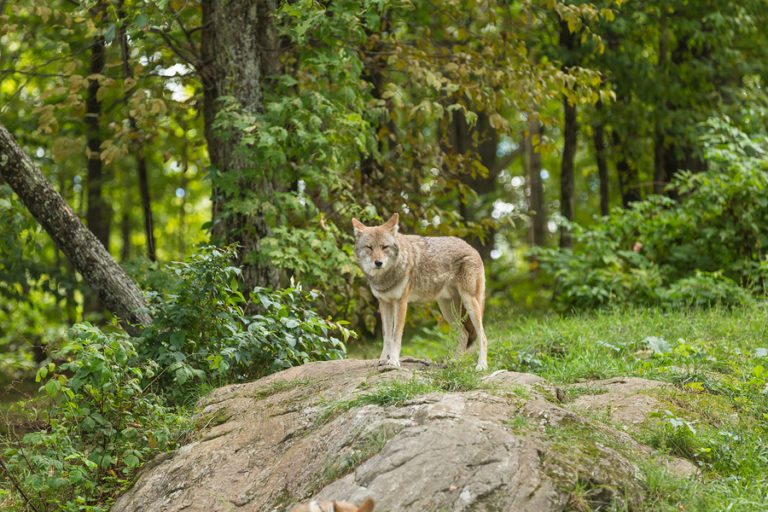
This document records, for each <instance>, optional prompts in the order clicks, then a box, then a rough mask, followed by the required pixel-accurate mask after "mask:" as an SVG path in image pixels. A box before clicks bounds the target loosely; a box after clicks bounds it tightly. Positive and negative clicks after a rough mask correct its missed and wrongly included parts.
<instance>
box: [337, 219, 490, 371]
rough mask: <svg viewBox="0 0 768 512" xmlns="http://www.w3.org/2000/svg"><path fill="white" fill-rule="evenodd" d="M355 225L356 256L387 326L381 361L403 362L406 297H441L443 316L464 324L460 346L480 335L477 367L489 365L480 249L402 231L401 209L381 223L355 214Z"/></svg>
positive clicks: (414, 299) (463, 347)
mask: <svg viewBox="0 0 768 512" xmlns="http://www.w3.org/2000/svg"><path fill="white" fill-rule="evenodd" d="M352 226H353V227H354V230H355V238H356V241H355V256H356V257H357V262H358V264H359V265H360V268H362V270H363V273H364V274H365V277H366V279H367V280H368V284H369V285H370V286H371V291H372V292H373V295H374V296H375V297H376V298H377V299H379V310H380V311H381V319H382V324H383V331H384V349H383V350H382V352H381V357H380V360H379V361H380V363H381V364H388V365H392V366H400V347H401V344H402V339H403V327H404V326H405V314H406V310H407V308H408V303H409V302H428V301H437V303H438V305H439V306H440V311H441V312H442V314H443V316H444V317H445V319H446V320H447V321H448V322H449V323H450V324H452V325H458V326H459V327H460V331H461V336H460V340H459V349H460V351H462V352H463V351H465V350H466V349H467V347H468V345H469V344H470V343H471V342H472V341H473V340H474V339H475V338H477V340H478V342H479V345H480V346H479V354H478V361H477V369H478V370H485V369H487V368H488V339H487V338H486V337H485V331H484V330H483V308H484V307H485V270H484V267H483V260H482V258H481V257H480V254H479V253H478V252H477V251H476V250H475V249H474V248H473V247H472V246H471V245H469V244H468V243H466V242H465V241H463V240H461V239H459V238H455V237H445V236H435V237H425V236H414V235H401V234H400V233H398V215H397V213H395V214H394V215H392V217H391V218H390V219H389V220H388V221H387V222H386V223H384V224H382V225H381V226H373V227H369V226H365V225H364V224H363V223H361V222H360V221H359V220H357V219H352ZM376 262H378V263H379V266H377V264H376ZM465 314H466V315H467V318H466V319H465V318H464V315H465Z"/></svg>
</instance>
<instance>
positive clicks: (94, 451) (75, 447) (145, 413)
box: [3, 324, 183, 512]
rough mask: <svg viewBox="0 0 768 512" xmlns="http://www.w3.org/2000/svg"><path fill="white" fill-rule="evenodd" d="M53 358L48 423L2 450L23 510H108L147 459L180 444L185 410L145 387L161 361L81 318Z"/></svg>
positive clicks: (42, 376) (45, 378) (46, 385)
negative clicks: (144, 357) (175, 409)
mask: <svg viewBox="0 0 768 512" xmlns="http://www.w3.org/2000/svg"><path fill="white" fill-rule="evenodd" d="M55 359H56V360H57V361H63V362H61V363H59V364H58V365H57V364H56V363H48V364H47V365H46V366H43V367H41V368H40V369H39V370H38V373H37V380H38V381H39V382H42V383H43V385H42V387H41V388H40V394H41V395H45V396H47V397H48V398H49V400H50V403H51V405H50V407H49V409H48V413H47V418H46V420H47V423H48V428H47V429H46V430H41V431H37V432H31V433H28V434H26V435H24V437H23V438H22V439H20V440H18V441H16V442H11V443H10V444H7V445H6V447H5V449H4V453H3V458H4V460H5V461H6V466H7V470H8V471H9V473H10V475H9V476H12V477H13V481H15V482H16V483H17V484H18V485H19V486H20V487H21V489H23V491H24V495H25V496H27V497H28V498H29V500H30V501H29V502H26V503H24V504H23V505H20V507H19V510H32V509H33V507H34V509H35V510H38V511H51V512H53V511H55V510H56V511H57V510H66V511H73V512H74V511H79V510H93V511H98V510H107V508H106V507H105V506H103V505H102V504H103V503H104V502H105V501H106V500H109V499H110V498H111V497H112V496H113V495H114V493H115V492H116V491H118V490H119V489H121V488H123V487H125V486H126V485H128V484H129V483H130V482H131V476H132V475H133V474H134V473H135V471H136V469H137V468H138V467H139V466H140V465H141V464H142V462H144V461H146V460H147V458H148V457H149V456H151V455H152V454H154V453H156V452H157V451H159V450H166V449H168V448H171V447H173V446H174V445H175V443H176V438H175V437H174V433H176V432H178V430H179V429H180V428H182V426H183V416H179V415H177V414H176V413H175V412H173V411H172V410H171V409H168V408H167V407H166V406H165V405H164V404H163V401H162V399H161V398H160V397H158V396H156V395H154V394H152V393H147V392H146V390H145V389H144V387H145V386H146V384H147V382H149V381H151V379H152V378H154V376H155V375H156V370H157V365H156V364H155V363H154V362H152V361H144V362H141V360H140V358H139V357H138V354H137V352H136V348H135V346H134V344H133V341H132V340H131V339H130V338H128V337H127V336H126V335H125V334H121V333H105V332H102V331H101V330H99V329H98V328H96V327H93V326H91V325H89V324H79V325H77V326H75V327H74V328H73V329H72V333H71V339H70V340H69V341H67V342H66V343H65V344H64V345H63V346H62V348H61V349H60V351H59V352H57V353H56V355H55ZM6 490H14V491H15V490H17V489H8V488H6Z"/></svg>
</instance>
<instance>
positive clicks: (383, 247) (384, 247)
mask: <svg viewBox="0 0 768 512" xmlns="http://www.w3.org/2000/svg"><path fill="white" fill-rule="evenodd" d="M381 248H382V249H384V250H385V251H386V250H387V249H389V246H388V245H382V246H381Z"/></svg>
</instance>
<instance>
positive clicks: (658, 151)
mask: <svg viewBox="0 0 768 512" xmlns="http://www.w3.org/2000/svg"><path fill="white" fill-rule="evenodd" d="M660 32H661V35H660V36H659V55H658V64H657V65H656V74H657V75H659V76H660V77H662V79H664V78H665V77H666V67H667V61H668V60H669V59H668V51H667V30H666V21H665V20H664V19H662V20H661V27H660ZM659 91H660V97H659V98H658V99H657V104H656V115H655V116H654V117H655V119H654V129H653V132H654V133H653V193H654V194H662V193H664V187H666V185H667V181H668V179H669V173H670V170H669V169H667V167H666V164H667V162H666V159H665V142H664V140H665V134H664V128H663V124H662V116H664V115H668V110H669V105H668V104H667V101H666V98H665V96H666V89H665V87H659Z"/></svg>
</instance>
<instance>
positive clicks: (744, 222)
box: [536, 121, 768, 308]
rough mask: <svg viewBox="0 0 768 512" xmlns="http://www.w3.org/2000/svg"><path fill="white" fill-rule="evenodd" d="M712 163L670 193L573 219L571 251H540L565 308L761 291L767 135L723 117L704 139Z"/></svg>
mask: <svg viewBox="0 0 768 512" xmlns="http://www.w3.org/2000/svg"><path fill="white" fill-rule="evenodd" d="M702 143H703V145H704V148H705V155H706V158H707V163H708V166H709V170H708V171H706V172H702V173H699V174H692V173H690V172H681V173H679V174H678V175H677V176H676V177H675V178H674V180H673V183H672V185H671V188H670V189H671V191H672V192H674V194H676V195H677V196H678V199H677V200H673V199H670V198H669V197H663V196H652V197H650V198H648V199H646V200H644V201H639V202H636V203H634V204H632V205H631V207H630V208H628V209H616V210H614V211H613V213H612V215H611V217H610V218H606V219H603V222H602V223H601V224H600V225H598V226H596V227H593V228H590V229H585V228H582V227H579V226H574V240H575V242H576V244H575V247H574V248H573V249H568V250H558V249H540V250H538V251H537V252H536V256H537V258H538V259H539V261H540V262H541V265H542V268H544V270H545V271H547V272H549V273H551V274H552V275H553V276H554V278H555V283H556V292H555V298H556V300H557V301H558V302H560V304H562V305H564V306H566V307H568V308H590V307H599V306H603V305H606V304H609V303H616V302H621V303H630V304H665V303H666V304H676V305H677V304H683V303H684V304H693V305H711V304H715V303H723V304H734V303H741V302H743V301H744V300H749V294H748V293H747V292H746V291H744V290H743V289H742V288H744V289H747V290H751V291H753V292H762V291H763V288H764V285H765V280H766V277H768V274H767V273H766V271H767V270H768V264H766V263H767V262H766V258H765V254H764V248H765V247H768V230H766V227H768V196H766V192H767V191H768V172H766V170H768V159H766V155H768V141H766V139H765V137H759V138H750V137H749V136H747V135H746V134H744V133H743V132H741V131H740V130H739V129H738V128H736V127H734V126H732V125H730V124H729V123H728V122H727V121H711V122H710V123H709V132H708V135H707V136H706V137H704V138H703V140H702Z"/></svg>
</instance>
